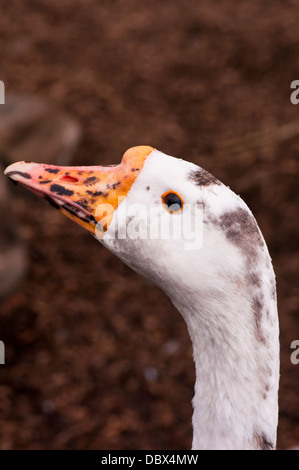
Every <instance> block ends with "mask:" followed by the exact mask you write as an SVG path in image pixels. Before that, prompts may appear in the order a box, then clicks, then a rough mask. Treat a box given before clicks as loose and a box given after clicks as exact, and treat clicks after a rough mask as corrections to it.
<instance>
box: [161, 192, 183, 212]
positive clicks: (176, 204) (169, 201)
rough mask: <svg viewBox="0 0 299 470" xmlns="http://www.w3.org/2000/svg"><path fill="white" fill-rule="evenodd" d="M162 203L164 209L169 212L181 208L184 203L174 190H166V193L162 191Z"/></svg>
mask: <svg viewBox="0 0 299 470" xmlns="http://www.w3.org/2000/svg"><path fill="white" fill-rule="evenodd" d="M162 203H163V206H164V207H165V209H167V210H168V212H171V213H174V212H179V211H180V210H182V209H183V205H184V202H183V199H182V198H181V196H180V195H179V194H178V193H176V192H174V191H168V192H167V193H164V194H163V196H162Z"/></svg>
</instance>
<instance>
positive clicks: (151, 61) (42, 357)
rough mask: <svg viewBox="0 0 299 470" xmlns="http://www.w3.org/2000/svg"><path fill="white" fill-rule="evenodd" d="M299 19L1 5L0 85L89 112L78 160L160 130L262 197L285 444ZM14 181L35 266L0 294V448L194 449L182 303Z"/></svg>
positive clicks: (104, 157) (205, 1)
mask: <svg viewBox="0 0 299 470" xmlns="http://www.w3.org/2000/svg"><path fill="white" fill-rule="evenodd" d="M298 22H299V12H298V2H296V1H284V2H282V1H278V0H272V1H271V2H268V1H265V0H264V1H261V0H251V1H246V2H240V3H239V2H236V1H228V0H227V1H215V2H210V1H209V0H200V1H188V2H186V1H183V0H181V1H179V0H176V1H174V0H172V1H171V0H164V1H163V2H161V1H157V0H152V1H151V2H140V1H137V0H126V1H113V2H111V1H108V0H86V1H84V0H77V1H76V2H75V1H71V0H53V1H51V2H49V1H48V0H30V1H29V0H22V1H21V0H20V1H15V0H10V1H9V2H4V1H3V2H1V15H0V51H1V52H0V54H1V71H0V79H1V80H3V81H4V83H5V85H6V93H17V94H19V95H28V96H31V97H34V98H41V99H43V100H45V101H46V102H48V103H49V106H55V107H57V109H59V110H60V111H61V112H64V113H68V115H69V116H71V117H72V118H73V119H75V120H76V121H77V122H78V123H79V125H80V126H81V132H82V137H81V140H80V143H79V146H78V147H77V150H76V152H75V154H74V157H73V161H72V163H73V164H77V165H82V164H84V165H85V164H107V163H118V162H119V161H120V159H121V156H122V154H123V152H124V151H125V150H126V149H127V148H129V147H130V146H134V145H140V144H148V145H152V146H154V147H156V148H158V149H159V150H162V151H164V152H165V153H168V154H170V155H174V156H181V157H183V158H185V159H186V160H190V161H193V162H195V163H198V164H199V165H201V166H203V167H204V168H206V169H207V170H209V171H210V172H212V173H213V174H215V176H217V177H218V178H219V179H221V180H222V181H223V182H224V183H225V184H227V185H229V186H230V187H231V188H232V189H233V190H234V191H235V192H237V193H238V194H240V195H241V196H242V197H243V198H244V199H245V201H246V202H247V203H248V205H249V206H250V208H251V209H252V211H253V212H254V214H255V216H256V218H257V220H258V222H259V224H260V227H261V229H262V231H263V233H264V236H265V238H266V240H267V242H268V245H269V249H270V252H271V255H272V258H273V262H274V267H275V270H276V274H277V280H278V296H279V315H280V325H281V386H280V421H279V430H278V446H279V448H281V449H285V448H288V447H290V446H293V445H296V444H299V365H297V366H296V365H293V364H292V363H291V361H290V354H291V352H292V350H291V349H290V344H291V342H292V341H293V340H294V339H299V318H298V307H299V290H298V266H299V247H298V239H299V222H298V202H299V201H298V200H299V196H298V173H299V163H298V152H299V105H298V106H295V105H293V104H291V102H290V94H291V92H292V90H291V89H290V84H291V82H292V81H293V80H296V79H299V29H298ZM2 107H3V105H2ZM49 116H50V115H49ZM49 119H50V120H51V119H52V121H51V122H52V124H53V123H54V121H55V118H51V117H49ZM27 131H28V132H33V131H34V129H32V128H31V129H27ZM37 134H38V133H37ZM52 138H55V136H52V137H51V136H49V135H48V136H47V135H45V138H44V142H42V143H41V144H40V148H41V150H40V155H31V156H30V158H25V159H30V160H33V161H36V160H38V161H39V160H40V159H42V154H43V151H44V152H47V149H48V146H49V145H50V143H51V141H52ZM20 139H21V141H22V139H24V135H23V136H22V138H21V137H18V138H17V137H16V138H15V141H14V140H13V141H12V142H11V148H13V147H14V145H17V142H19V140H20ZM16 141H17V142H16ZM19 149H20V147H19ZM0 152H1V141H0ZM20 152H21V153H22V148H21V150H20ZM4 153H5V152H2V158H3V159H4V160H5V158H8V157H7V155H6V157H5V158H4V156H3V155H4ZM12 155H14V153H13V152H12ZM26 157H29V156H28V155H26ZM4 163H5V161H4V162H3V164H4ZM9 191H10V193H9V199H10V201H11V208H9V210H8V209H7V211H6V219H10V218H11V212H12V211H13V213H14V216H15V219H16V224H17V225H16V226H17V227H18V229H19V230H20V233H21V237H22V238H23V240H24V243H25V244H26V247H27V253H28V255H27V256H28V268H27V274H26V276H25V278H24V280H23V282H21V283H20V284H19V285H18V287H16V288H15V289H14V291H13V292H11V293H10V294H7V295H6V296H4V297H2V299H1V300H0V329H1V330H0V339H1V340H3V341H4V342H5V345H6V365H5V366H4V365H2V366H0V448H1V449H82V448H84V449H177V448H181V449H188V448H190V446H191V438H192V429H191V415H192V408H191V399H192V395H193V386H194V369H193V363H192V351H191V344H190V341H189V338H188V335H187V331H186V328H185V324H184V322H183V320H182V318H181V317H180V315H179V314H178V312H177V311H176V310H175V309H174V307H173V306H172V305H171V303H170V301H169V300H168V298H167V297H166V296H165V295H164V294H163V293H162V292H161V291H160V290H159V289H158V288H156V287H154V286H152V285H150V284H149V283H148V282H147V281H146V280H145V279H143V278H141V277H139V276H138V275H137V274H135V273H133V272H132V271H131V270H130V269H129V268H127V267H126V266H125V265H123V264H122V263H121V262H120V261H119V260H118V259H116V258H115V257H113V255H112V254H110V253H109V252H108V251H106V250H105V249H104V248H103V247H102V246H100V244H99V243H98V242H97V241H96V240H95V239H93V238H92V237H91V236H90V235H89V234H88V233H87V232H85V231H84V230H83V229H81V228H80V227H78V226H76V225H75V224H73V223H71V222H70V221H69V220H67V219H65V218H64V217H63V216H62V215H61V214H59V213H58V212H57V211H54V210H53V209H52V208H51V207H50V206H48V205H47V204H45V203H43V202H42V201H40V200H38V199H37V198H34V197H32V196H29V195H28V193H26V192H25V190H21V189H19V188H16V190H15V188H14V187H13V186H12V185H9ZM25 193H26V194H25ZM2 218H3V217H2ZM2 251H3V247H2Z"/></svg>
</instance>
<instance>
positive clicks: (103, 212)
mask: <svg viewBox="0 0 299 470" xmlns="http://www.w3.org/2000/svg"><path fill="white" fill-rule="evenodd" d="M153 150H154V149H153V148H152V147H149V146H139V147H133V148H131V149H129V150H127V152H126V153H125V154H124V156H123V158H122V161H121V163H120V164H119V165H115V166H107V167H104V166H82V167H79V166H76V167H75V166H74V167H62V166H55V165H46V164H43V163H42V164H38V163H32V162H18V163H13V164H12V165H10V166H9V167H8V168H6V170H5V174H6V176H8V177H9V178H10V179H12V180H13V181H15V182H17V183H21V184H22V185H23V186H25V187H26V188H27V189H30V190H31V191H32V192H34V193H36V194H37V195H38V196H40V197H41V198H43V199H46V200H47V201H48V202H49V203H50V204H51V205H54V206H55V207H56V208H57V209H59V210H60V211H61V212H62V213H63V214H65V215H66V216H67V217H69V218H70V219H72V220H74V221H75V222H76V223H78V224H79V225H81V226H82V227H84V228H86V229H87V230H89V231H90V232H92V233H93V234H95V230H96V226H97V227H99V225H97V224H98V223H99V224H100V228H101V230H102V232H105V231H106V230H107V228H108V226H109V224H110V222H111V220H112V217H113V213H114V211H115V210H116V208H117V207H118V205H119V204H120V202H121V201H122V200H123V199H124V198H125V197H126V195H127V193H128V192H129V191H130V189H131V186H132V184H133V183H134V181H135V180H136V178H137V176H138V174H139V173H140V171H141V170H142V168H143V165H144V162H145V160H146V158H147V157H148V155H149V154H150V153H151V152H152V151H153ZM97 234H98V231H97Z"/></svg>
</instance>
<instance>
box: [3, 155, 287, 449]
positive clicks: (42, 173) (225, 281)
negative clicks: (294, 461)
mask: <svg viewBox="0 0 299 470" xmlns="http://www.w3.org/2000/svg"><path fill="white" fill-rule="evenodd" d="M5 173H6V175H7V176H8V177H10V178H11V179H13V180H14V181H16V182H19V183H21V184H22V185H24V186H25V187H27V188H28V189H30V190H31V191H33V192H35V193H36V194H37V195H38V196H40V197H42V198H44V199H46V200H47V201H48V202H50V203H51V204H52V205H54V206H55V207H56V208H57V209H59V210H60V211H61V212H62V213H64V214H65V215H66V216H67V217H69V218H71V219H72V220H74V221H75V222H76V223H78V224H79V225H81V226H83V227H84V228H86V229H87V230H88V231H90V232H91V233H92V234H93V235H94V236H96V238H97V239H98V240H99V241H100V242H101V243H102V244H103V245H104V246H105V247H106V248H108V249H109V250H110V251H111V252H113V253H114V254H115V255H117V256H118V257H119V258H120V259H122V260H123V261H124V262H125V263H126V264H128V265H129V266H130V267H131V268H132V269H134V270H135V271H137V272H138V273H140V274H142V275H144V276H146V277H147V278H149V279H151V280H152V281H153V282H155V283H156V284H157V285H158V286H160V287H161V288H162V289H163V290H164V291H165V292H166V294H167V295H168V296H169V297H170V298H171V300H172V302H173V303H174V305H175V306H176V307H177V309H178V310H179V311H180V313H181V314H182V316H183V318H184V319H185V321H186V324H187V328H188V331H189V334H190V338H191V340H192V343H193V351H194V361H195V368H196V384H195V395H194V399H193V407H194V414H193V428H194V437H193V448H194V449H207V448H210V449H211V448H216V449H217V448H218V449H219V448H223V449H229V448H235V449H259V448H264V449H266V448H267V449H270V448H274V447H275V443H276V427H277V409H278V408H277V390H278V365H279V345H278V321H277V308H276V291H275V277H274V273H273V269H272V264H271V259H270V256H269V253H268V250H267V246H266V244H265V241H264V239H263V236H262V234H261V232H260V229H259V227H258V225H257V223H256V221H255V219H254V217H253V215H252V213H251V211H250V210H249V208H248V207H247V205H246V204H245V203H244V201H243V200H242V199H241V198H240V197H239V196H237V195H236V194H235V193H234V192H233V191H231V190H230V189H229V188H228V187H227V186H225V185H224V184H222V183H221V182H220V181H219V180H218V179H216V178H215V177H214V176H212V175H211V174H210V173H208V172H207V171H205V170H204V169H202V168H201V167H199V166H197V165H195V164H193V163H190V162H187V161H185V160H182V159H178V158H174V157H171V156H168V155H166V154H164V153H162V152H160V151H158V150H156V149H154V148H152V147H149V146H139V147H134V148H132V149H129V150H128V151H127V152H126V153H125V154H124V156H123V159H122V162H121V164H119V165H116V166H108V167H102V166H92V167H58V166H53V165H45V164H36V163H31V162H18V163H14V164H13V165H10V166H9V167H8V168H7V169H6V170H5Z"/></svg>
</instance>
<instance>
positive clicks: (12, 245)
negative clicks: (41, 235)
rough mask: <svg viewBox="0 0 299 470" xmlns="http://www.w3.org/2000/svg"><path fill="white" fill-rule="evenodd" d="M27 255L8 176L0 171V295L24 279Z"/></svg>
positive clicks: (8, 291) (6, 292)
mask: <svg viewBox="0 0 299 470" xmlns="http://www.w3.org/2000/svg"><path fill="white" fill-rule="evenodd" d="M26 267H27V255H26V250H25V247H24V244H23V242H22V240H21V237H20V235H19V229H18V226H17V223H16V220H15V218H14V215H13V213H12V208H11V206H10V201H9V197H8V191H7V185H6V178H5V176H4V175H3V171H1V172H0V297H2V296H4V295H6V294H8V293H10V292H11V291H12V290H13V289H14V288H15V287H16V285H17V284H18V283H19V282H20V281H21V280H22V279H23V277H24V274H25V272H26Z"/></svg>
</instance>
